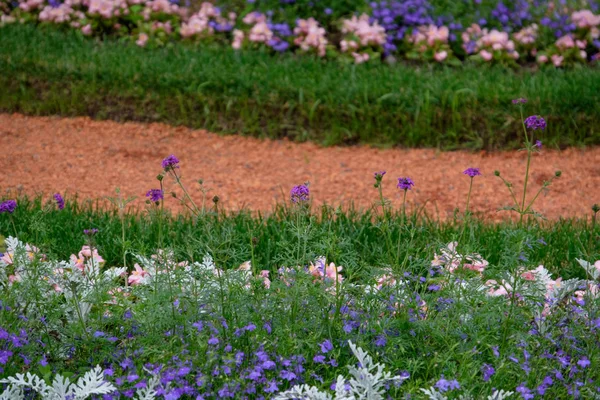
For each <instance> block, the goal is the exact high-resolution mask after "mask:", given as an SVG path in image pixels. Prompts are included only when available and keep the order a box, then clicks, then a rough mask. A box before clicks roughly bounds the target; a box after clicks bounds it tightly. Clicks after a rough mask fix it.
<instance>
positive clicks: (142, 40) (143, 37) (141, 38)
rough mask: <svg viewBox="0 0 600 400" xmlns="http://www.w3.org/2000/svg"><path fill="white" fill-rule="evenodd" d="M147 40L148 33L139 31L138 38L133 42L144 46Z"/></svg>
mask: <svg viewBox="0 0 600 400" xmlns="http://www.w3.org/2000/svg"><path fill="white" fill-rule="evenodd" d="M147 42H148V35H147V34H145V33H140V36H138V40H136V41H135V44H137V45H138V46H140V47H144V46H146V43H147Z"/></svg>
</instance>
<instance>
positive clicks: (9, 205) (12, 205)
mask: <svg viewBox="0 0 600 400" xmlns="http://www.w3.org/2000/svg"><path fill="white" fill-rule="evenodd" d="M16 208H17V201H16V200H6V201H5V202H3V203H0V214H2V213H5V212H6V213H9V214H12V213H14V212H15V209H16Z"/></svg>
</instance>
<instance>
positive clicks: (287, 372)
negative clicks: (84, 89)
mask: <svg viewBox="0 0 600 400" xmlns="http://www.w3.org/2000/svg"><path fill="white" fill-rule="evenodd" d="M513 103H514V104H516V106H517V107H519V108H520V109H521V111H523V107H524V106H523V105H524V104H525V103H526V100H525V99H522V98H520V99H516V100H514V101H513ZM546 125H547V124H546V120H545V119H544V118H543V117H541V116H539V115H531V116H529V117H527V118H522V128H523V133H522V137H523V142H524V144H523V146H524V157H526V158H527V167H526V170H525V179H524V185H523V188H522V192H521V191H520V188H519V191H517V188H516V187H515V186H514V185H513V184H512V183H511V182H509V181H507V180H506V179H505V178H504V176H503V175H502V173H501V172H500V171H495V172H494V175H496V176H497V177H498V180H499V183H500V184H504V185H505V187H506V189H507V191H508V194H509V198H510V199H511V200H512V204H511V205H510V206H508V207H506V209H505V210H506V211H507V212H511V213H514V214H515V215H516V217H517V221H518V224H516V225H508V226H504V227H503V229H502V230H501V232H500V233H498V235H499V236H498V237H501V238H503V246H502V247H501V248H499V249H497V252H498V253H499V255H500V256H499V257H498V258H497V259H496V262H490V261H489V260H488V259H489V257H488V256H487V254H486V253H487V252H488V250H487V249H486V248H479V249H473V246H472V245H470V243H469V242H470V241H475V239H476V237H475V231H474V227H475V226H476V224H477V221H476V220H475V217H474V216H473V215H472V214H471V212H470V210H469V201H470V198H471V195H472V194H473V195H474V194H476V191H474V189H473V182H474V180H476V179H478V177H479V176H481V174H482V171H481V170H480V169H479V168H476V167H470V168H467V169H465V170H464V172H463V174H464V179H469V180H470V183H471V184H470V186H469V191H468V193H467V194H466V206H465V209H464V210H463V211H462V212H459V211H457V217H456V222H455V224H456V226H455V228H456V230H455V231H454V232H453V239H455V240H452V241H451V242H449V243H446V244H444V245H438V243H435V242H434V241H432V240H430V238H428V237H427V236H426V234H427V232H426V230H425V229H424V227H423V226H422V225H419V224H417V223H416V217H415V216H414V215H412V216H411V214H410V213H409V212H407V208H408V207H409V206H410V203H409V201H407V198H408V196H409V195H410V193H411V191H412V190H413V189H414V188H415V187H417V186H418V182H415V181H414V180H413V179H411V178H410V177H409V176H403V177H399V178H397V183H396V182H395V183H396V185H395V186H396V188H395V189H396V190H397V191H398V193H399V194H400V195H401V196H402V197H403V203H402V208H401V210H399V211H398V212H397V214H394V210H391V209H390V206H389V204H390V203H389V201H387V200H386V199H385V197H384V191H383V188H384V185H385V184H386V183H387V181H386V180H385V179H384V178H385V176H386V172H385V171H378V172H375V173H374V175H373V179H374V187H375V189H376V190H377V193H378V195H379V200H378V201H377V202H376V203H375V205H374V207H373V208H374V210H376V215H372V216H370V215H367V216H366V219H365V221H363V222H362V224H363V225H362V226H361V224H358V223H357V224H356V225H357V226H356V227H355V228H354V229H355V230H356V231H359V233H357V234H355V237H354V239H355V240H353V241H351V243H350V244H349V248H352V247H356V246H359V247H360V246H361V244H362V243H364V237H363V233H362V231H364V230H366V228H365V227H366V224H367V223H373V224H374V229H375V231H376V232H375V238H376V240H377V241H378V242H381V243H384V245H383V246H382V247H381V250H382V251H383V252H384V253H385V255H384V257H383V258H381V260H385V261H382V262H381V264H380V265H366V266H363V268H362V271H361V269H359V268H356V267H354V268H348V267H347V266H340V265H337V264H339V263H337V264H336V263H335V262H332V261H331V259H334V258H336V257H340V258H341V257H342V255H341V254H340V248H341V247H342V246H344V244H343V242H344V240H346V241H347V238H346V236H348V234H349V231H350V229H346V230H344V231H343V232H342V233H341V234H340V235H339V236H322V237H321V238H320V239H321V243H313V245H314V246H315V247H318V248H319V249H324V250H325V251H326V252H328V253H330V254H332V256H322V255H319V254H323V253H319V252H316V251H315V252H313V251H311V249H310V248H308V239H309V236H310V231H311V224H312V222H313V221H314V216H313V215H312V214H311V205H310V202H311V192H310V187H309V185H308V184H301V185H296V186H294V187H293V188H292V189H291V191H290V203H291V204H290V205H289V206H285V207H284V208H283V209H280V210H279V213H280V214H281V217H282V218H283V219H285V220H286V221H287V223H288V224H287V225H286V228H287V229H289V230H290V231H291V233H292V235H293V237H294V240H293V242H284V241H275V240H273V238H274V237H277V235H278V234H277V232H273V231H269V230H267V231H266V232H267V234H266V235H265V236H263V237H262V239H259V238H258V237H257V236H255V235H256V232H257V230H258V228H257V227H254V228H247V226H248V225H249V222H248V221H247V220H244V219H243V218H241V216H240V217H236V216H234V217H233V220H234V223H236V224H237V226H238V228H237V229H238V230H237V231H235V232H237V233H239V232H240V229H249V231H246V234H235V233H232V232H231V230H230V229H223V231H224V232H223V236H222V238H221V240H220V241H218V242H210V241H209V239H208V238H207V237H206V236H209V235H210V234H211V233H212V234H214V232H213V231H214V230H213V229H205V228H206V225H208V223H209V222H210V221H211V220H212V221H215V220H216V221H217V223H216V224H215V225H218V223H219V220H218V217H219V214H218V204H219V198H218V197H213V206H212V209H207V208H206V207H205V205H204V204H202V205H200V206H199V205H198V204H196V203H195V202H194V200H193V198H192V196H191V195H190V192H189V189H188V187H187V186H186V185H185V184H184V182H183V181H182V168H181V167H182V166H181V163H180V160H179V159H178V158H177V157H176V156H175V155H170V156H167V157H165V158H164V159H163V161H162V163H161V164H160V167H161V172H160V173H159V174H158V175H157V180H156V186H157V187H156V188H151V189H150V190H148V191H147V192H146V196H145V197H146V202H147V218H148V219H149V220H151V221H154V222H155V225H152V226H151V227H150V228H149V231H150V234H151V235H152V237H153V242H152V243H150V244H149V245H148V246H140V247H139V248H137V249H135V250H134V249H133V248H132V245H131V242H130V238H131V239H132V238H135V237H136V236H138V234H139V233H138V232H128V231H127V230H126V224H125V220H126V218H127V216H126V211H125V210H126V209H127V205H128V204H129V203H130V202H131V199H125V198H123V197H122V196H120V194H119V195H118V196H116V197H115V198H113V199H111V201H112V202H113V204H114V205H115V208H116V209H115V212H114V213H113V214H112V218H114V219H115V220H116V221H117V224H118V225H120V229H121V232H120V233H117V234H115V235H114V236H113V237H110V238H108V240H107V241H106V242H105V243H109V246H110V247H117V246H118V247H120V248H121V251H122V252H121V256H122V259H119V260H118V261H117V262H116V263H115V264H114V265H108V263H107V262H106V261H105V259H104V257H103V256H102V251H101V250H102V249H101V248H100V247H99V245H98V243H99V240H100V239H101V238H102V237H103V236H104V235H106V233H105V232H104V229H103V227H102V225H100V226H98V227H90V226H89V225H88V227H87V228H85V229H84V230H83V231H82V233H81V234H78V235H80V238H79V239H80V240H81V239H82V240H83V243H84V244H83V246H82V247H81V249H80V250H79V251H78V252H77V254H71V256H70V257H68V261H65V260H60V258H58V257H54V256H53V255H51V254H47V253H46V250H44V248H43V247H41V246H40V247H39V248H38V247H36V246H34V245H33V244H30V243H26V242H23V241H21V240H19V239H18V238H17V237H16V236H9V237H7V238H6V239H3V240H2V242H1V243H0V245H1V246H2V247H1V248H0V250H1V252H2V253H1V255H0V294H1V297H0V300H1V302H0V377H1V378H2V379H0V383H2V384H3V385H4V387H2V390H3V392H2V394H0V396H1V397H2V398H5V399H11V400H12V399H21V398H24V396H27V398H31V397H32V396H33V395H34V393H33V392H38V393H40V394H41V395H42V398H45V399H50V398H51V399H64V400H67V399H71V398H79V399H84V398H86V397H90V396H91V397H92V398H98V399H100V398H102V399H113V398H114V399H117V398H136V399H140V400H141V399H154V398H162V399H179V398H181V399H184V398H195V399H208V398H242V399H244V398H245V399H261V398H263V399H264V398H274V399H282V400H283V399H298V398H300V399H331V398H335V399H338V400H342V399H346V400H349V399H382V398H384V397H383V396H384V395H386V394H387V395H389V396H390V397H391V398H402V397H403V396H404V397H408V396H410V397H411V398H425V399H427V398H428V399H434V400H435V399H446V398H460V399H488V400H501V399H506V398H509V397H513V398H515V397H520V398H522V399H534V398H536V397H540V398H542V397H544V396H545V397H547V398H553V399H555V398H567V397H572V398H590V397H593V396H595V394H596V393H597V392H599V391H600V386H598V379H600V375H599V371H598V370H597V369H595V368H593V365H596V364H597V363H598V362H600V350H599V346H598V333H599V330H600V316H599V310H600V260H599V261H594V260H597V259H598V257H597V256H598V255H599V254H600V247H599V246H598V243H597V241H598V226H597V225H596V215H597V213H598V212H599V211H600V207H599V206H597V205H595V206H593V207H592V210H593V219H592V222H591V224H589V225H588V224H587V223H586V224H585V227H586V228H585V230H587V234H588V236H583V235H580V236H578V237H573V236H575V235H573V236H571V235H567V237H568V239H567V240H568V241H569V244H570V245H573V246H579V247H578V254H580V255H581V257H575V258H573V257H565V258H567V260H566V261H564V262H563V261H561V259H558V260H559V263H560V264H561V265H554V266H548V268H546V267H545V266H544V265H540V264H539V263H538V262H537V260H536V259H533V256H535V254H536V250H537V249H538V248H540V247H543V246H548V243H547V242H546V241H545V240H544V239H543V238H541V237H536V236H535V230H534V228H533V227H534V226H535V224H537V221H536V219H537V218H539V217H540V213H539V212H538V211H535V210H534V209H533V206H534V204H535V201H536V199H537V198H538V196H539V195H540V193H543V192H546V191H547V190H548V188H549V187H550V185H551V184H552V182H553V180H554V179H558V178H560V177H561V172H560V171H557V172H556V173H555V176H554V177H552V178H550V179H548V180H546V181H544V182H542V183H541V184H538V183H531V184H530V185H529V186H528V180H529V177H530V173H531V169H532V168H534V166H533V165H532V155H533V154H535V153H538V152H540V151H541V149H542V148H543V143H542V141H541V139H540V138H543V131H544V130H545V129H546ZM167 181H172V182H173V183H174V184H175V186H176V187H177V190H173V191H172V192H171V193H170V197H171V199H172V200H170V201H179V202H180V203H181V204H182V205H183V206H184V207H186V209H187V210H188V216H189V217H190V218H191V220H192V224H193V226H194V227H195V228H196V229H203V228H204V230H203V231H202V234H201V235H196V234H190V235H189V236H187V241H185V242H179V243H178V242H176V241H174V240H173V238H176V237H177V235H178V232H176V231H172V230H168V229H166V228H167V227H168V226H169V225H168V224H167V223H168V215H166V214H165V212H164V207H163V206H164V202H165V201H167V198H166V194H167V193H166V190H165V189H166V182H167ZM533 185H536V186H534V187H535V188H534V190H533V192H534V194H533V195H531V193H530V195H529V196H528V195H527V194H528V190H529V192H531V190H532V187H531V186H533ZM200 188H201V190H202V193H204V194H206V192H205V188H204V187H203V186H202V182H200ZM521 196H522V197H521ZM67 204H68V203H67V202H65V199H64V198H63V197H62V196H61V195H60V194H55V195H54V196H52V200H51V202H50V203H46V204H45V205H40V207H38V208H37V209H36V210H34V211H32V219H31V220H30V221H31V223H30V224H19V220H18V218H19V216H20V215H22V214H20V212H21V210H20V201H17V200H14V199H9V200H4V201H3V202H2V203H0V218H1V220H0V222H1V223H2V226H3V230H6V231H10V230H11V229H12V230H13V231H14V232H15V234H18V233H20V232H21V231H23V230H26V229H31V228H33V229H34V231H35V232H36V233H35V235H33V236H35V237H36V238H38V237H42V236H43V235H41V234H42V233H43V232H47V231H48V230H50V229H52V228H53V227H54V228H56V227H58V229H62V230H64V229H69V228H67V227H68V226H69V221H70V218H71V215H69V214H68V213H69V212H73V214H76V213H77V212H75V211H74V210H73V209H71V208H69V207H73V206H72V205H69V207H68V206H67ZM49 213H54V214H57V215H61V216H62V218H63V220H62V221H63V223H62V224H52V225H53V226H52V227H50V226H48V223H47V221H46V220H45V215H46V214H49ZM346 218H349V217H348V216H347V215H345V214H344V213H343V212H342V211H335V212H334V211H330V213H329V214H328V213H327V212H326V211H325V210H324V213H323V216H322V219H323V220H324V221H323V223H330V222H331V221H336V220H344V219H346ZM179 219H181V218H179ZM89 220H90V219H89V218H87V217H86V218H85V221H86V222H87V221H89ZM103 221H104V222H103V223H102V224H104V225H105V226H106V225H107V224H108V222H107V219H106V218H104V219H103ZM561 223H562V222H561ZM561 223H559V225H557V226H556V230H557V231H561V232H563V231H564V228H563V226H561V225H560V224H561ZM256 224H257V226H260V225H263V219H262V218H261V217H259V218H258V221H257V222H256ZM29 225H33V226H29ZM17 226H19V227H17ZM553 228H554V226H553ZM497 230H498V229H497V228H496V227H494V226H492V227H490V233H489V234H490V235H491V232H494V231H497ZM329 231H330V232H331V228H330V229H329ZM582 232H583V230H582ZM582 232H580V233H582ZM402 235H403V236H402ZM62 236H63V237H62V238H61V237H59V238H58V240H61V239H64V237H66V236H67V234H65V233H64V232H63V235H62ZM167 238H171V241H170V242H169V243H170V245H167V244H166V241H167ZM418 238H420V239H421V240H424V241H425V243H426V244H425V245H424V246H423V248H421V249H420V250H419V251H417V249H416V246H415V245H416V243H417V240H419V239H418ZM54 240H56V238H54ZM261 240H262V241H263V242H266V245H267V250H266V251H267V252H269V253H270V254H271V258H270V260H269V262H268V263H265V264H264V265H259V264H258V263H256V262H255V261H254V260H255V248H256V245H257V242H259V241H261ZM238 241H240V242H241V241H246V242H247V243H249V245H250V249H251V250H250V254H249V257H248V258H247V259H246V261H244V262H243V263H241V264H240V265H239V266H238V265H235V264H233V263H232V262H231V260H232V259H233V258H234V257H239V254H235V253H236V252H231V251H225V252H222V248H223V247H227V244H228V242H229V243H230V242H238ZM490 243H495V244H496V246H497V245H498V243H497V240H490ZM35 244H38V243H35ZM49 247H52V246H49ZM197 248H202V252H201V254H202V255H201V256H200V257H196V256H195V254H196V253H197V252H196V253H195V252H194V249H197ZM213 254H219V255H220V257H219V258H220V259H223V260H226V261H228V263H227V264H225V263H223V265H219V264H218V263H217V262H215V259H214V257H213ZM313 254H315V255H316V256H315V257H313V256H312V255H313ZM584 255H585V257H584ZM348 261H351V262H352V259H349V260H348ZM354 262H356V260H354ZM565 264H567V265H569V264H574V265H575V266H576V268H577V273H576V276H573V277H566V276H563V274H562V273H563V272H567V269H565V268H563V267H564V265H565ZM558 272H560V273H558ZM365 349H366V351H365ZM369 354H372V356H371V355H369ZM357 361H358V363H357ZM346 366H347V372H346ZM52 377H54V379H52Z"/></svg>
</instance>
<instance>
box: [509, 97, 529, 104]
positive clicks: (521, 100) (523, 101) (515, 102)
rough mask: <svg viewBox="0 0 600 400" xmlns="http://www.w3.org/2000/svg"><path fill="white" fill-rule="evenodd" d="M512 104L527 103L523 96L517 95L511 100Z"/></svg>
mask: <svg viewBox="0 0 600 400" xmlns="http://www.w3.org/2000/svg"><path fill="white" fill-rule="evenodd" d="M512 103H513V104H525V103H527V99H524V98H523V97H519V98H518V99H514V100H513V101H512Z"/></svg>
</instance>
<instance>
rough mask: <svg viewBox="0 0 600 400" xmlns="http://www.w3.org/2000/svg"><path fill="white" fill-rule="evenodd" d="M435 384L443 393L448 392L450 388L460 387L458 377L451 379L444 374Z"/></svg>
mask: <svg viewBox="0 0 600 400" xmlns="http://www.w3.org/2000/svg"><path fill="white" fill-rule="evenodd" d="M434 386H435V388H436V389H438V390H439V391H440V392H442V393H444V392H447V391H448V390H454V389H460V384H459V383H458V381H457V380H456V379H453V380H451V381H449V380H447V379H445V378H444V377H443V376H442V378H441V379H440V380H439V381H437V382H436V384H435V385H434Z"/></svg>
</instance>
